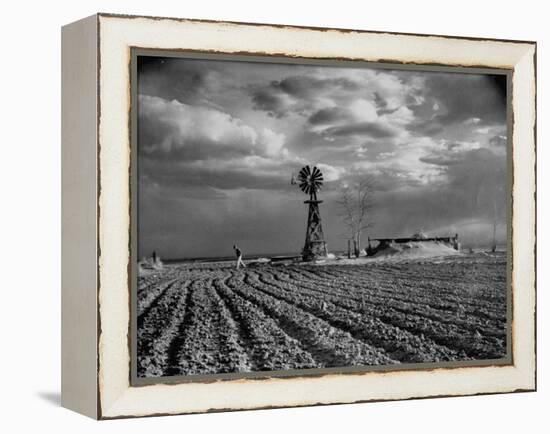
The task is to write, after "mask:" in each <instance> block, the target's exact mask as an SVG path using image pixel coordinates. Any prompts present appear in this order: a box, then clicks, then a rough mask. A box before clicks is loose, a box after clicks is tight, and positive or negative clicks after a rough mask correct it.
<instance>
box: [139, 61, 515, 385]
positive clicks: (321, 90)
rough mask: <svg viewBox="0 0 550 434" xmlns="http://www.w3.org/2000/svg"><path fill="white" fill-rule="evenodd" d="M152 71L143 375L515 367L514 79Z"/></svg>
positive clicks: (401, 71) (468, 72)
mask: <svg viewBox="0 0 550 434" xmlns="http://www.w3.org/2000/svg"><path fill="white" fill-rule="evenodd" d="M135 69H136V71H137V76H136V77H135V79H136V89H135V101H134V105H133V109H134V110H136V116H135V120H136V121H137V125H136V132H137V133H136V137H135V140H134V143H133V150H134V154H135V155H134V160H133V161H134V164H135V169H136V172H135V173H137V179H136V180H135V184H134V196H133V197H134V198H135V199H136V200H137V205H136V211H137V212H136V215H135V216H133V218H134V219H135V220H134V221H135V238H136V239H135V245H136V248H135V252H134V268H135V275H136V276H135V282H136V287H135V288H134V293H133V294H134V298H133V303H134V304H135V305H134V312H135V336H134V340H135V356H136V360H135V366H136V373H135V374H136V376H137V378H140V379H143V378H146V379H149V378H157V379H162V378H165V377H179V376H185V377H189V378H192V377H193V376H204V375H216V374H250V373H275V374H276V373H284V372H295V371H299V372H300V373H304V372H305V373H307V372H308V370H317V371H311V372H318V370H319V369H329V368H330V369H335V368H338V369H341V370H345V369H359V368H361V369H369V368H371V369H372V368H374V367H377V368H384V367H387V368H395V367H399V366H407V367H414V366H421V367H423V368H425V367H430V366H434V367H435V366H445V364H447V365H446V366H468V364H472V363H474V364H476V363H477V364H483V363H486V364H498V363H505V362H506V361H508V362H509V357H510V351H511V348H510V342H511V340H510V339H511V336H510V334H511V329H510V301H511V300H510V292H509V249H510V247H511V246H510V241H509V239H510V237H509V233H510V228H509V223H508V222H509V217H510V206H511V203H510V179H509V157H510V151H509V147H508V137H509V134H510V131H509V122H508V119H509V116H508V111H509V110H508V99H509V97H510V95H509V92H508V85H509V83H508V81H507V80H508V75H507V73H504V72H499V71H498V70H494V71H488V70H483V71H482V70H472V69H465V68H462V69H459V68H454V69H451V68H446V69H444V68H439V69H436V68H432V69H429V68H427V67H426V68H423V69H418V68H417V69H410V68H409V69H407V67H406V66H399V67H398V66H395V65H394V66H391V65H386V66H380V65H377V66H376V67H374V66H372V65H369V64H366V63H352V62H341V63H340V64H339V63H337V62H332V63H330V64H329V63H326V64H322V63H320V62H319V63H317V64H315V63H313V62H310V63H303V62H302V63H300V62H299V61H293V62H289V61H287V62H277V59H276V58H271V59H249V60H247V59H236V60H233V59H228V58H216V57H215V56H210V57H209V58H205V57H204V56H203V57H200V56H195V57H192V56H187V57H186V56H185V55H184V54H181V55H174V56H172V55H168V54H166V53H165V54H158V53H151V54H140V55H138V56H136V68H135Z"/></svg>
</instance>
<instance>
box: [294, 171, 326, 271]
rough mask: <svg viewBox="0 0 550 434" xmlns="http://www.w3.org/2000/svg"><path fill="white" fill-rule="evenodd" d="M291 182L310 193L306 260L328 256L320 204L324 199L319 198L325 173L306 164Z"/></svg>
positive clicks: (304, 253)
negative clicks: (318, 194)
mask: <svg viewBox="0 0 550 434" xmlns="http://www.w3.org/2000/svg"><path fill="white" fill-rule="evenodd" d="M291 184H293V185H294V184H298V186H299V187H300V189H301V190H302V191H303V192H304V193H305V194H308V195H309V200H306V201H304V203H305V204H308V205H309V212H308V216H307V229H306V242H305V244H304V249H303V250H302V258H303V260H304V261H312V260H314V259H317V258H324V257H326V256H327V254H328V251H327V244H326V242H325V240H324V235H323V227H322V226H321V214H320V212H319V204H320V203H322V202H323V201H322V200H318V199H317V192H318V191H319V190H320V189H321V186H322V185H323V174H322V173H321V171H320V170H319V169H318V168H317V167H315V166H314V167H313V169H311V168H310V167H309V166H304V167H302V169H300V172H298V176H297V177H294V176H293V177H292V180H291Z"/></svg>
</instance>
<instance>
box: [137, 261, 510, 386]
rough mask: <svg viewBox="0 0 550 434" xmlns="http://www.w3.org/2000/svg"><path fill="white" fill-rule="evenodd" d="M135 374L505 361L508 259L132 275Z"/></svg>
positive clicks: (208, 266) (210, 267) (215, 266)
mask: <svg viewBox="0 0 550 434" xmlns="http://www.w3.org/2000/svg"><path fill="white" fill-rule="evenodd" d="M137 313H138V318H137V355H138V360H137V362H138V363H137V365H138V376H140V377H158V376H172V375H196V374H215V373H216V374H217V373H228V372H254V371H273V370H287V369H304V368H326V367H344V366H358V365H390V364H396V363H416V362H440V361H462V360H482V359H495V358H502V357H504V356H505V355H506V333H507V327H506V256H505V254H503V253H497V254H492V255H487V254H482V253H476V254H464V255H459V256H453V257H446V258H437V259H416V260H409V261H391V260H384V261H373V262H372V263H367V264H362V265H335V264H332V265H303V264H296V265H287V266H284V265H278V266H275V265H269V264H249V267H248V268H246V269H240V270H236V269H235V268H234V264H233V263H221V262H220V263H203V264H179V265H169V266H166V267H165V269H164V270H163V271H161V272H156V273H153V274H148V275H144V276H139V282H138V291H137Z"/></svg>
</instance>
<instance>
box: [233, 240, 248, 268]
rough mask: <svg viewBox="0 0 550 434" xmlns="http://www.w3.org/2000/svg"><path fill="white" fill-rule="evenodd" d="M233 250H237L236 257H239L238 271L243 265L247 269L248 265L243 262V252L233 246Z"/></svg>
mask: <svg viewBox="0 0 550 434" xmlns="http://www.w3.org/2000/svg"><path fill="white" fill-rule="evenodd" d="M233 250H235V255H237V270H238V269H239V267H240V266H241V265H242V266H243V267H244V268H246V264H245V263H244V262H243V252H241V249H239V248H238V247H237V246H236V245H233Z"/></svg>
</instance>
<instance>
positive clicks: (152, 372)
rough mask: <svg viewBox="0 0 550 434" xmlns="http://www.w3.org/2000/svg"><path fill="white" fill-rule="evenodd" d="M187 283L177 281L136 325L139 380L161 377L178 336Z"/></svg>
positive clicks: (187, 289) (186, 295)
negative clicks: (141, 378) (140, 378)
mask: <svg viewBox="0 0 550 434" xmlns="http://www.w3.org/2000/svg"><path fill="white" fill-rule="evenodd" d="M188 287H189V282H187V281H179V282H177V283H176V284H174V285H172V286H170V288H169V289H168V290H167V291H166V292H165V293H164V294H163V296H162V297H161V298H160V299H159V301H158V303H157V304H156V305H155V306H153V307H152V308H151V309H150V310H149V312H148V314H147V315H146V316H144V317H143V319H142V321H141V322H140V323H138V330H137V358H138V360H137V367H138V376H140V377H157V376H162V375H164V372H165V370H166V368H167V366H168V365H169V363H170V360H169V359H170V347H171V345H172V342H173V340H174V339H175V338H176V337H177V335H178V333H179V329H180V324H181V323H182V321H184V316H185V313H186V310H187V303H186V299H187V298H188V295H189V292H190V291H189V288H188Z"/></svg>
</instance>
